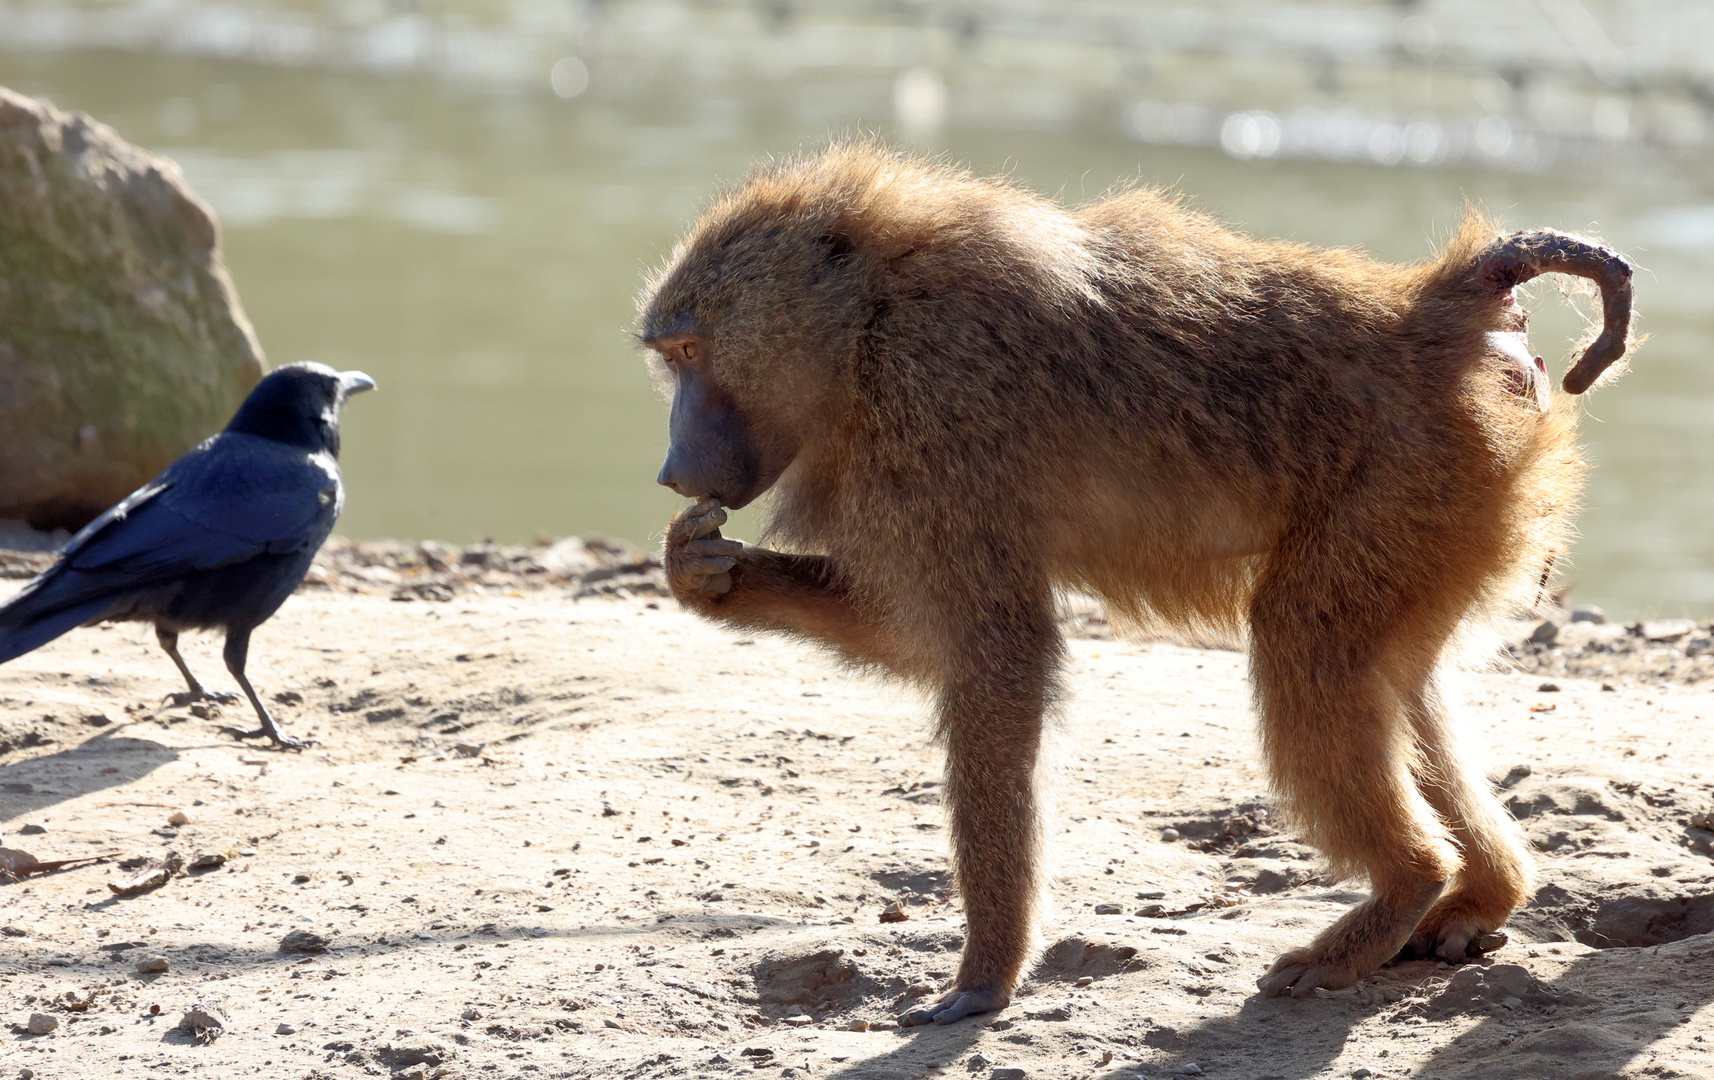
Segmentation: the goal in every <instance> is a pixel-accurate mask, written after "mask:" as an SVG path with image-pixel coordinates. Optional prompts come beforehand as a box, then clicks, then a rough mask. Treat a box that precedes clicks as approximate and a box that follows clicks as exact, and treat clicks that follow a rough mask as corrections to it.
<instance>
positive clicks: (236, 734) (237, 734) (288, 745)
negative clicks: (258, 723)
mask: <svg viewBox="0 0 1714 1080" xmlns="http://www.w3.org/2000/svg"><path fill="white" fill-rule="evenodd" d="M220 731H221V733H222V734H225V735H230V736H232V737H233V738H234V739H269V740H271V741H272V742H273V744H274V745H275V746H277V747H279V748H280V749H281V750H308V749H309V748H310V747H312V746H314V745H316V742H315V740H314V739H294V738H292V737H291V736H290V735H286V734H283V733H280V732H274V731H269V730H268V729H267V728H253V729H251V730H249V731H245V730H244V729H243V728H235V727H227V726H224V725H222V726H221V728H220Z"/></svg>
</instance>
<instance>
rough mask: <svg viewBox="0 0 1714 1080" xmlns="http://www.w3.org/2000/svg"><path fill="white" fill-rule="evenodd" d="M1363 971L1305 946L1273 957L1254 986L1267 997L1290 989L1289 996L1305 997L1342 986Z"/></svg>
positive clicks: (1275, 995) (1358, 977) (1346, 984)
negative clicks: (1313, 951)
mask: <svg viewBox="0 0 1714 1080" xmlns="http://www.w3.org/2000/svg"><path fill="white" fill-rule="evenodd" d="M1364 974H1366V972H1361V971H1354V970H1352V969H1351V968H1350V967H1349V966H1347V965H1344V964H1334V963H1330V962H1328V961H1327V960H1326V959H1325V958H1322V957H1317V956H1315V955H1314V954H1313V953H1311V952H1310V950H1308V949H1299V950H1296V951H1295V952H1289V953H1286V954H1285V955H1284V956H1282V957H1280V958H1279V959H1278V960H1276V961H1274V966H1273V967H1272V968H1270V969H1269V971H1268V973H1267V974H1266V975H1263V976H1262V977H1261V978H1259V979H1257V980H1256V986H1257V988H1258V989H1260V990H1261V992H1262V993H1263V994H1265V995H1267V996H1268V997H1279V996H1280V995H1281V994H1285V993H1290V994H1291V996H1292V997H1296V998H1301V997H1308V996H1309V995H1311V994H1313V993H1315V991H1316V990H1317V989H1321V990H1343V989H1344V988H1345V987H1347V986H1350V985H1352V984H1353V983H1355V982H1356V981H1357V980H1358V979H1360V978H1362V977H1363V975H1364Z"/></svg>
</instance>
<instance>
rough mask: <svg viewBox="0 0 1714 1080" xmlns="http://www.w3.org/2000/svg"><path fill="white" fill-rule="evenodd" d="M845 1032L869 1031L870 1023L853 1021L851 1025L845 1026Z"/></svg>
mask: <svg viewBox="0 0 1714 1080" xmlns="http://www.w3.org/2000/svg"><path fill="white" fill-rule="evenodd" d="M845 1030H846V1031H868V1030H869V1021H867V1020H852V1021H851V1022H850V1023H848V1024H846V1025H845Z"/></svg>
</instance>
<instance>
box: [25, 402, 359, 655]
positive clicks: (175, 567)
mask: <svg viewBox="0 0 1714 1080" xmlns="http://www.w3.org/2000/svg"><path fill="white" fill-rule="evenodd" d="M343 502H344V489H343V488H342V487H341V485H340V482H339V469H338V466H337V465H336V464H335V463H334V461H333V459H332V458H331V457H329V456H328V455H326V454H308V453H305V452H304V451H303V450H300V449H295V448H293V447H289V446H285V445H284V444H281V443H276V442H273V441H272V440H269V439H262V438H257V437H256V436H252V435H240V434H232V433H224V434H220V435H216V436H215V437H214V438H212V439H209V440H208V441H206V442H204V443H203V444H202V445H200V446H198V447H196V448H195V449H193V450H191V451H190V452H189V453H187V454H186V455H185V456H184V457H182V458H180V459H179V460H178V461H175V462H174V463H173V464H172V465H171V466H169V467H168V468H167V470H166V471H165V472H163V473H161V475H160V476H158V477H156V478H155V479H154V480H152V481H150V482H149V483H148V484H146V485H145V486H143V487H142V488H139V489H138V490H137V491H135V492H133V493H132V494H131V495H129V496H128V497H126V498H125V499H124V500H123V501H122V502H120V503H119V504H118V505H117V506H115V507H113V508H112V509H111V510H109V511H107V512H106V513H105V514H102V515H101V516H100V517H99V518H96V519H95V520H94V521H92V522H90V523H89V525H87V526H85V527H84V529H83V530H82V531H80V532H79V533H78V534H77V535H76V536H74V537H73V538H72V539H71V542H70V543H68V544H67V545H66V546H65V549H64V551H63V552H62V553H61V557H60V560H59V561H58V562H57V563H55V564H54V565H53V566H52V567H51V568H50V569H48V571H47V572H45V573H44V574H42V575H41V577H38V578H37V579H36V580H35V581H32V582H31V583H30V584H29V585H28V586H26V587H25V588H24V590H23V591H22V592H20V593H19V594H18V595H17V596H15V597H14V598H13V599H12V600H11V601H10V602H8V603H7V604H6V605H5V607H4V608H0V624H4V623H8V622H20V623H21V622H25V621H35V620H36V619H40V618H42V617H44V616H46V615H48V614H52V613H54V612H60V611H65V610H67V609H69V608H72V607H76V606H82V605H86V604H89V603H91V602H93V601H95V600H98V599H101V598H103V597H113V598H116V597H118V596H121V595H123V594H124V593H126V592H129V591H131V590H133V589H136V588H140V587H143V586H147V585H151V584H154V583H157V582H161V581H166V580H170V579H172V578H174V577H177V576H179V575H182V574H187V573H192V572H194V571H198V570H211V569H214V568H216V567H220V566H229V565H231V564H232V563H236V562H242V561H243V560H245V559H251V558H255V557H256V556H258V555H262V554H268V553H282V552H288V551H297V550H301V549H303V548H305V547H309V546H313V545H319V544H320V543H321V541H322V540H324V539H325V538H326V537H327V534H328V532H329V531H330V530H331V529H332V527H333V522H334V520H335V519H336V518H337V517H338V516H339V511H340V508H341V506H342V504H343Z"/></svg>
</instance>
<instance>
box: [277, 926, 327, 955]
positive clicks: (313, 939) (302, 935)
mask: <svg viewBox="0 0 1714 1080" xmlns="http://www.w3.org/2000/svg"><path fill="white" fill-rule="evenodd" d="M280 951H281V952H298V953H312V952H326V951H327V939H326V938H324V937H322V936H321V935H320V934H318V933H316V932H315V931H314V930H293V931H292V932H291V933H289V934H287V935H286V936H285V937H283V938H281V939H280Z"/></svg>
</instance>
